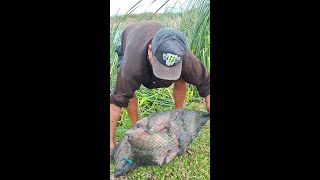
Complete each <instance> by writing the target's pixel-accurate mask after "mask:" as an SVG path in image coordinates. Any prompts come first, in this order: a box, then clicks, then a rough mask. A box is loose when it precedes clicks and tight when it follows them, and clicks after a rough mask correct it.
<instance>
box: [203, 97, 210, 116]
mask: <svg viewBox="0 0 320 180" xmlns="http://www.w3.org/2000/svg"><path fill="white" fill-rule="evenodd" d="M204 99H205V101H206V107H207V111H208V112H210V94H209V95H208V96H206V97H205V98H204Z"/></svg>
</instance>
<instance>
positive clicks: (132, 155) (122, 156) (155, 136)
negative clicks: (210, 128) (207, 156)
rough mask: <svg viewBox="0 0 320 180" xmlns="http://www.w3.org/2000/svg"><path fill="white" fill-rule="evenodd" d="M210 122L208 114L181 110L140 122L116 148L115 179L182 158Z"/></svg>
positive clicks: (152, 115) (155, 114)
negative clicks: (138, 167) (146, 166)
mask: <svg viewBox="0 0 320 180" xmlns="http://www.w3.org/2000/svg"><path fill="white" fill-rule="evenodd" d="M209 119H210V113H209V112H202V111H195V110H187V109H183V108H181V109H176V110H169V111H164V112H158V113H153V114H151V115H150V116H149V117H145V118H143V119H141V120H139V121H138V122H137V123H136V124H135V125H134V126H133V127H132V128H131V129H129V130H128V131H127V132H126V133H125V136H124V139H123V140H122V141H121V142H120V143H119V144H118V145H117V147H116V150H115V153H114V157H113V160H114V163H115V174H114V176H115V177H119V176H121V175H123V174H125V173H127V172H128V171H130V170H132V169H133V168H134V167H137V166H145V165H162V164H167V163H169V162H170V161H171V160H172V159H173V158H174V157H176V156H181V155H182V154H184V152H186V150H187V148H188V146H189V145H190V143H191V142H192V141H193V139H194V138H195V137H196V136H197V135H198V134H199V131H200V130H201V128H202V127H203V125H204V124H205V123H206V122H207V121H208V120H209Z"/></svg>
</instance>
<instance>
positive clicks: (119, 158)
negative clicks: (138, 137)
mask: <svg viewBox="0 0 320 180" xmlns="http://www.w3.org/2000/svg"><path fill="white" fill-rule="evenodd" d="M114 163H115V172H114V176H115V177H119V176H121V175H123V174H124V173H127V172H128V171H130V170H131V169H133V168H134V166H135V163H134V159H133V154H132V150H131V144H130V142H129V141H128V139H127V138H126V137H125V138H124V140H123V141H121V142H120V143H119V144H118V145H117V148H116V151H115V155H114Z"/></svg>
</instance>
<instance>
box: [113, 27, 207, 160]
mask: <svg viewBox="0 0 320 180" xmlns="http://www.w3.org/2000/svg"><path fill="white" fill-rule="evenodd" d="M116 52H117V53H118V58H119V59H118V68H119V69H118V74H117V81H116V85H115V89H114V91H113V92H112V94H111V98H110V156H111V155H112V150H113V149H114V148H115V146H116V144H115V141H114V134H115V129H116V127H117V123H118V119H119V117H120V111H121V108H122V107H124V108H126V110H127V112H128V115H129V118H130V120H131V123H132V125H134V124H135V123H136V122H137V121H138V110H137V109H138V99H137V97H136V95H135V91H136V90H138V89H139V88H140V86H141V84H143V85H144V86H145V87H147V88H149V89H153V88H162V87H169V86H170V85H172V84H173V98H174V105H175V108H176V109H178V108H182V107H183V105H184V100H185V96H186V82H187V83H190V84H193V85H195V86H196V87H197V89H198V91H199V94H200V96H201V97H204V98H205V102H206V108H207V110H208V111H209V112H210V76H209V74H208V73H207V72H206V70H205V67H204V66H203V64H202V63H201V62H200V61H199V60H198V59H197V58H196V57H195V56H194V55H193V54H192V52H191V51H190V49H188V48H187V47H186V39H185V37H184V36H183V34H182V33H181V32H179V31H178V30H175V29H172V28H166V27H165V26H163V25H161V24H159V23H157V22H141V23H135V24H132V25H130V26H128V27H127V28H126V29H125V30H124V31H123V32H122V34H121V44H120V46H118V47H117V49H116Z"/></svg>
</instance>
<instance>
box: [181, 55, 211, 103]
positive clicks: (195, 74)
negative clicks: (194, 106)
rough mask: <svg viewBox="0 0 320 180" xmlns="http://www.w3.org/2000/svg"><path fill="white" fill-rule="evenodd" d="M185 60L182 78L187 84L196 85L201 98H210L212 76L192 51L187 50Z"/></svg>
mask: <svg viewBox="0 0 320 180" xmlns="http://www.w3.org/2000/svg"><path fill="white" fill-rule="evenodd" d="M183 58H184V59H183V65H182V74H181V78H182V79H183V80H184V81H186V82H187V83H190V84H193V85H195V86H196V87H197V89H198V91H199V95H200V96H201V97H206V96H208V95H209V94H210V74H209V73H208V72H207V71H206V68H205V67H204V65H203V64H202V63H201V62H200V61H199V60H198V59H197V58H196V57H195V56H194V55H193V54H192V52H191V51H190V49H188V50H187V53H186V55H185V56H184V57H183Z"/></svg>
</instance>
